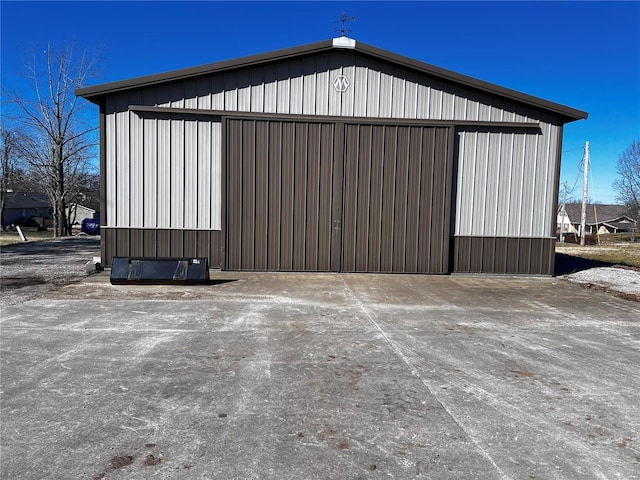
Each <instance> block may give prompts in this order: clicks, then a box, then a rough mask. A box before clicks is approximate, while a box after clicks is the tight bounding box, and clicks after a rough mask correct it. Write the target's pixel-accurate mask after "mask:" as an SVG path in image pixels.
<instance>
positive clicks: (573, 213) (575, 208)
mask: <svg viewBox="0 0 640 480" xmlns="http://www.w3.org/2000/svg"><path fill="white" fill-rule="evenodd" d="M594 207H595V209H596V210H595V212H596V213H597V214H598V222H597V223H598V224H602V223H610V224H612V223H614V222H617V221H620V220H621V219H628V220H629V221H631V222H634V220H633V219H632V218H631V217H629V212H628V210H627V207H625V206H624V205H601V204H596V205H593V204H587V216H586V218H587V219H586V222H585V223H587V224H588V225H592V224H595V223H596V214H595V213H594V210H593V209H594ZM565 211H566V212H567V215H568V216H569V221H570V222H571V223H580V220H581V216H582V204H581V203H567V204H566V205H565Z"/></svg>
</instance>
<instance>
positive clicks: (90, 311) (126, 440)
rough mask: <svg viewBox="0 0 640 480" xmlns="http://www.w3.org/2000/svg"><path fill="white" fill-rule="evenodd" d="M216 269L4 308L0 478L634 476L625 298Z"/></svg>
mask: <svg viewBox="0 0 640 480" xmlns="http://www.w3.org/2000/svg"><path fill="white" fill-rule="evenodd" d="M212 277H213V278H214V279H217V280H218V282H217V283H216V284H212V285H206V286H189V287H182V286H117V287H116V286H112V285H110V283H109V277H108V273H107V272H105V273H102V274H97V275H94V276H91V277H89V278H86V279H85V280H83V281H82V282H80V283H75V284H71V285H67V286H65V287H61V288H58V289H57V290H54V291H48V292H46V294H45V295H44V296H42V297H41V298H36V299H31V300H28V301H26V302H25V303H22V304H19V303H15V304H9V305H6V306H5V307H4V308H3V310H2V321H1V324H0V327H1V334H2V337H1V338H2V341H1V355H2V358H1V367H2V371H1V373H2V376H1V387H2V405H1V413H2V427H1V434H2V437H1V447H2V452H1V453H2V455H1V470H0V472H1V476H2V478H3V479H65V480H66V479H85V478H86V479H92V480H96V479H150V478H159V479H205V478H210V479H211V478H214V479H296V480H298V479H356V478H363V479H364V478H371V479H377V478H396V479H407V478H430V479H461V478H464V479H483V480H486V479H507V478H509V479H511V478H513V479H583V478H584V479H594V478H607V479H609V478H611V479H613V478H620V479H634V478H640V397H639V395H638V392H640V304H638V303H635V302H629V301H626V300H622V299H617V298H614V297H612V296H610V295H608V294H606V293H603V292H598V291H593V290H588V289H584V288H582V287H580V286H577V285H573V284H570V283H568V282H566V281H564V280H560V279H554V278H522V277H507V278H498V277H479V276H478V277H461V276H445V277H438V276H417V275H415V276H414V275H354V274H350V275H343V274H271V273H255V274H251V273H242V274H240V273H233V272H225V273H215V272H213V273H212Z"/></svg>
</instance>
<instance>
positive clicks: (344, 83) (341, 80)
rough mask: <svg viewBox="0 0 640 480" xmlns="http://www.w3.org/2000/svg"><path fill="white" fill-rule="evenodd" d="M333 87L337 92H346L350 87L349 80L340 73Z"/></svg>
mask: <svg viewBox="0 0 640 480" xmlns="http://www.w3.org/2000/svg"><path fill="white" fill-rule="evenodd" d="M333 88H335V89H336V92H346V91H347V88H349V80H348V79H347V77H346V76H345V75H338V76H336V78H335V79H334V80H333Z"/></svg>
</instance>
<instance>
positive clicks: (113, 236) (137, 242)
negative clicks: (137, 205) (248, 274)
mask: <svg viewBox="0 0 640 480" xmlns="http://www.w3.org/2000/svg"><path fill="white" fill-rule="evenodd" d="M223 240H224V236H223V232H222V231H220V230H165V229H136V228H105V227H102V235H101V249H102V261H103V264H104V265H105V266H111V265H112V262H113V257H193V258H196V257H206V258H208V259H209V268H222V267H223V259H224V247H223V245H224V244H223Z"/></svg>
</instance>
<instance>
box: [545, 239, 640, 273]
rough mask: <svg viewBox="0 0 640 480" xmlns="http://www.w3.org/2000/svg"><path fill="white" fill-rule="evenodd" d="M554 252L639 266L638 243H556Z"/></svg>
mask: <svg viewBox="0 0 640 480" xmlns="http://www.w3.org/2000/svg"><path fill="white" fill-rule="evenodd" d="M556 252H558V253H563V254H565V255H571V256H574V257H580V258H586V259H588V260H596V261H598V262H606V263H611V264H614V265H624V266H627V267H633V268H640V243H611V244H601V245H589V246H584V247H581V246H579V245H575V244H564V245H563V244H560V243H558V244H556Z"/></svg>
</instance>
